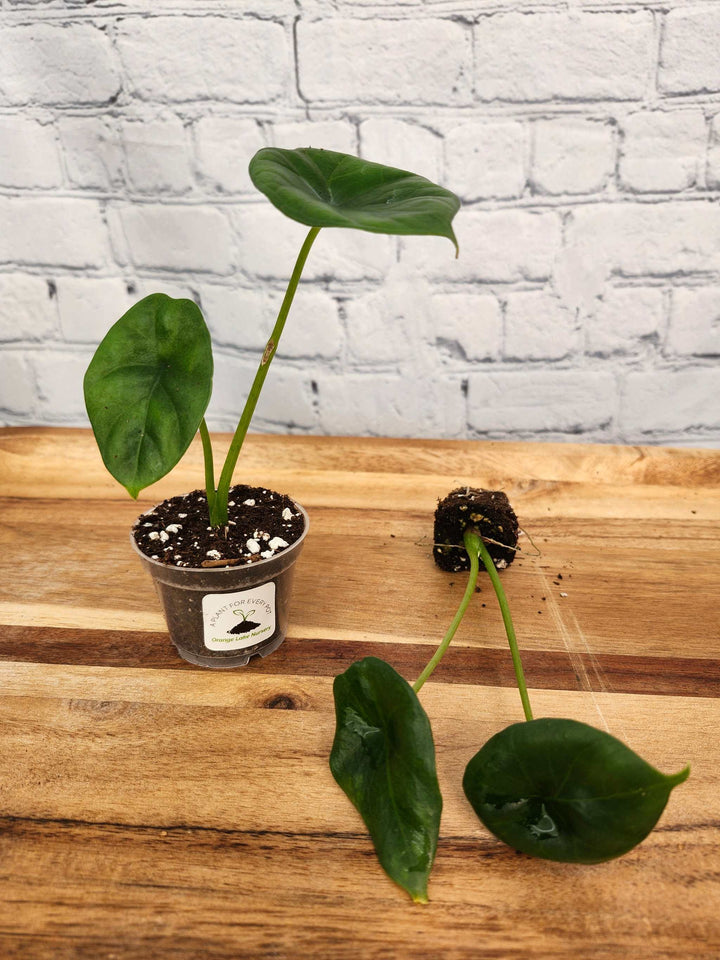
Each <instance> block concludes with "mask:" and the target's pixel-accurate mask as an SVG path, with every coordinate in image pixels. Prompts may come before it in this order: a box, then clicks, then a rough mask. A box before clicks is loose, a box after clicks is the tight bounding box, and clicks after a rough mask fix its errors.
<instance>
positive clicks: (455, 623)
mask: <svg viewBox="0 0 720 960" xmlns="http://www.w3.org/2000/svg"><path fill="white" fill-rule="evenodd" d="M463 544H464V545H465V549H466V550H467V554H468V557H469V558H470V573H469V575H468V582H467V586H466V587H465V593H464V594H463V597H462V600H461V601H460V606H459V607H458V609H457V613H456V614H455V616H454V617H453V620H452V623H451V624H450V626H449V627H448V631H447V633H446V634H445V636H444V637H443V639H442V642H441V644H440V646H439V647H438V648H437V650H436V651H435V654H434V655H433V657H432V659H431V660H430V662H429V663H428V665H427V666H426V667H425V669H424V670H423V672H422V673H421V674H420V676H419V677H418V678H417V680H416V681H415V683H414V685H413V690H414V691H415V693H419V691H420V689H421V688H422V686H423V684H424V683H425V681H426V680H427V679H428V677H430V675H431V674H432V673H433V671H434V670H435V668H436V667H437V665H438V664H439V663H440V661H441V660H442V658H443V657H444V655H445V651H446V650H447V648H448V647H449V646H450V642H451V640H452V638H453V637H454V636H455V634H456V633H457V629H458V627H459V626H460V623H461V622H462V618H463V617H464V616H465V611H466V610H467V608H468V605H469V603H470V598H471V597H472V595H473V593H474V592H475V587H476V585H477V579H478V572H479V569H480V563H479V561H480V560H482V562H483V564H484V566H485V569H486V570H487V572H488V575H489V576H490V582H491V583H492V586H493V590H494V591H495V596H496V597H497V600H498V604H499V605H500V612H501V614H502V618H503V623H504V625H505V633H506V634H507V638H508V644H509V645H510V653H511V655H512V662H513V669H514V670H515V678H516V680H517V685H518V690H519V691H520V699H521V701H522V705H523V711H524V713H525V719H526V720H532V718H533V715H532V709H531V707H530V699H529V697H528V692H527V686H526V684H525V674H524V673H523V668H522V661H521V660H520V651H519V649H518V644H517V638H516V636H515V627H514V626H513V622H512V617H511V616H510V607H509V605H508V602H507V597H506V596H505V591H504V590H503V586H502V584H501V582H500V577H499V575H498V572H497V569H496V567H495V564H494V563H493V560H492V557H491V556H490V554H489V553H488V549H487V547H486V546H485V544H484V543H483V542H482V537H481V536H480V535H479V534H478V533H477V532H476V531H475V530H473V529H472V528H469V529H467V530H466V531H465V533H464V535H463Z"/></svg>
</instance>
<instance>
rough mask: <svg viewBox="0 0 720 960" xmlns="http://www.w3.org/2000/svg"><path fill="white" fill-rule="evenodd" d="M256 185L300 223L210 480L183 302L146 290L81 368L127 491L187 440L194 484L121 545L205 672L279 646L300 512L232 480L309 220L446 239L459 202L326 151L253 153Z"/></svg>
mask: <svg viewBox="0 0 720 960" xmlns="http://www.w3.org/2000/svg"><path fill="white" fill-rule="evenodd" d="M250 176H251V179H252V181H253V183H254V184H255V186H256V187H257V188H258V189H259V190H260V191H261V192H262V193H263V194H265V196H266V197H267V198H268V199H269V200H270V201H271V202H272V203H273V204H274V205H275V206H276V207H277V208H278V209H279V210H280V211H281V212H282V213H284V214H285V215H286V216H288V217H290V218H291V219H293V220H297V221H299V222H300V223H303V224H305V225H306V226H307V227H309V228H310V229H309V232H308V234H307V236H306V238H305V241H304V242H303V244H302V247H301V249H300V252H299V254H298V257H297V261H296V263H295V266H294V269H293V271H292V274H291V276H290V280H289V282H288V286H287V290H286V293H285V297H284V299H283V301H282V304H281V307H280V310H279V313H278V316H277V320H276V321H275V325H274V327H273V330H272V332H271V334H270V337H269V339H268V341H267V345H266V347H265V350H264V352H263V355H262V357H261V359H260V363H259V366H258V369H257V373H256V374H255V378H254V380H253V383H252V386H251V387H250V391H249V393H248V397H247V401H246V403H245V407H244V409H243V411H242V414H241V415H240V418H239V421H238V425H237V428H236V430H235V433H234V436H233V438H232V441H231V444H230V448H229V450H228V453H227V456H226V458H225V461H224V463H223V465H222V469H221V471H220V475H219V478H218V480H217V483H216V480H215V465H214V459H213V452H212V445H211V440H210V434H209V431H208V427H207V424H206V421H205V411H206V410H207V407H208V403H209V402H210V396H211V392H212V376H213V356H212V346H211V341H210V333H209V331H208V328H207V325H206V323H205V320H204V318H203V315H202V313H201V311H200V309H199V308H198V307H197V305H196V304H195V303H193V302H192V301H190V300H184V299H173V298H171V297H168V296H166V295H164V294H160V293H156V294H152V295H150V296H148V297H145V298H144V299H143V300H140V301H139V302H138V303H136V304H135V305H134V306H133V307H131V308H130V310H128V311H127V313H125V314H124V315H123V316H122V317H121V318H120V319H119V320H118V321H117V323H115V324H114V325H113V327H111V329H110V330H109V331H108V333H107V335H106V336H105V338H104V339H103V340H102V342H101V343H100V345H99V346H98V348H97V350H96V352H95V354H94V356H93V358H92V360H91V362H90V365H89V367H88V369H87V372H86V374H85V381H84V390H85V403H86V407H87V412H88V416H89V418H90V423H91V425H92V428H93V431H94V434H95V438H96V440H97V443H98V447H99V449H100V453H101V455H102V459H103V461H104V463H105V466H106V467H107V468H108V470H109V471H110V473H111V474H112V475H113V477H115V478H116V479H117V480H118V481H119V482H120V483H121V484H122V485H123V486H124V487H125V488H126V490H127V491H128V493H129V494H130V495H131V496H132V497H134V498H137V496H138V494H139V493H140V491H141V490H143V489H144V488H145V487H147V486H149V485H150V484H152V483H155V482H156V481H157V480H160V479H161V478H162V477H164V476H165V475H166V474H167V473H169V471H170V470H172V468H173V467H174V466H175V465H176V464H177V463H178V461H179V460H180V458H181V457H182V456H183V454H184V453H185V452H186V450H187V449H188V447H189V445H190V443H191V441H192V440H193V438H194V437H195V435H196V433H199V434H200V438H201V442H202V450H203V457H204V466H205V488H204V490H195V491H193V492H191V493H189V494H185V495H184V496H178V497H172V498H170V499H169V500H165V501H164V502H163V503H160V504H158V505H157V506H155V507H153V508H152V509H151V510H149V511H147V513H145V514H143V515H142V516H141V517H140V518H139V519H138V521H137V523H136V524H135V526H134V528H133V531H132V534H131V542H132V544H133V547H134V548H135V550H136V551H137V553H138V554H139V556H140V559H141V561H142V563H143V565H144V566H145V567H146V569H147V570H148V572H149V573H150V574H151V576H152V577H153V580H154V582H155V585H156V589H157V591H158V593H159V596H160V599H161V601H162V604H163V607H164V611H165V615H166V619H167V622H168V627H169V630H170V635H171V637H172V640H173V642H174V644H175V646H176V647H177V649H178V652H179V653H180V655H181V656H182V657H184V658H185V659H186V660H189V661H190V662H192V663H196V664H201V665H203V666H208V667H234V666H240V665H244V664H246V663H247V662H248V660H249V658H250V657H251V656H254V655H255V654H258V655H260V656H266V655H267V654H268V653H270V652H272V651H273V650H275V649H276V648H277V647H278V646H279V645H280V644H281V643H282V641H283V639H284V637H285V633H286V630H287V604H288V600H289V596H290V589H291V582H292V565H293V563H294V562H295V560H296V559H297V556H298V554H299V552H300V550H301V547H302V543H303V540H304V538H305V535H306V533H307V529H308V517H307V513H306V512H305V510H304V509H303V507H302V506H301V505H300V504H298V503H295V502H294V501H292V500H291V499H290V498H289V497H287V496H285V495H283V494H279V493H277V492H275V491H272V490H268V489H266V488H264V487H248V486H246V485H242V484H236V485H234V486H233V474H234V471H235V466H236V464H237V460H238V457H239V455H240V451H241V449H242V445H243V441H244V440H245V436H246V435H247V432H248V428H249V426H250V423H251V420H252V416H253V413H254V411H255V407H256V405H257V402H258V398H259V396H260V392H261V390H262V387H263V384H264V382H265V378H266V376H267V373H268V370H269V367H270V363H271V361H272V359H273V357H274V356H275V354H276V352H277V349H278V344H279V341H280V336H281V334H282V331H283V328H284V326H285V321H286V320H287V316H288V313H289V310H290V306H291V304H292V301H293V297H294V296H295V292H296V290H297V286H298V283H299V280H300V276H301V273H302V270H303V267H304V265H305V261H306V260H307V257H308V254H309V253H310V249H311V247H312V245H313V242H314V240H315V238H316V237H317V235H318V233H319V231H320V229H321V228H322V227H349V228H352V229H357V230H365V231H369V232H371V233H381V234H398V235H434V236H442V237H447V238H448V239H450V240H451V241H452V242H453V244H454V245H455V248H456V251H457V241H456V239H455V234H454V232H453V228H452V220H453V217H454V216H455V214H456V213H457V210H458V209H459V206H460V202H459V200H458V199H457V197H456V196H455V195H454V194H452V193H450V191H448V190H445V189H443V188H442V187H439V186H437V185H436V184H434V183H431V182H430V181H429V180H426V179H425V178H424V177H420V176H417V175H416V174H412V173H409V172H407V171H404V170H397V169H395V168H392V167H387V166H384V165H382V164H377V163H370V162H368V161H365V160H361V159H359V158H357V157H354V156H350V155H347V154H342V153H335V152H333V151H329V150H318V149H313V148H307V149H305V148H302V149H297V150H280V149H273V148H266V149H263V150H260V151H259V152H258V153H257V154H256V155H255V156H254V157H253V159H252V160H251V162H250Z"/></svg>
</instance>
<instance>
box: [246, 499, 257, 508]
mask: <svg viewBox="0 0 720 960" xmlns="http://www.w3.org/2000/svg"><path fill="white" fill-rule="evenodd" d="M243 506H244V507H254V506H255V501H254V500H243Z"/></svg>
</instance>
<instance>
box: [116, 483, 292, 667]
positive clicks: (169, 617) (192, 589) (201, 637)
mask: <svg viewBox="0 0 720 960" xmlns="http://www.w3.org/2000/svg"><path fill="white" fill-rule="evenodd" d="M293 503H294V505H295V507H296V508H297V510H298V511H299V512H300V513H301V514H302V517H303V523H304V526H303V531H302V533H301V535H300V536H299V537H298V538H297V539H296V540H295V541H294V542H293V543H292V544H290V546H288V547H287V548H286V549H284V550H283V551H282V552H281V553H278V554H276V555H275V556H274V557H271V558H269V559H266V560H256V561H255V562H253V563H248V564H240V565H238V566H224V567H209V568H201V567H176V566H168V565H167V564H164V563H161V562H159V561H158V560H153V559H151V558H150V557H148V556H147V555H146V554H145V553H143V552H142V550H140V549H139V547H138V545H137V543H136V542H135V538H134V536H133V534H132V533H131V534H130V542H131V544H132V547H133V549H134V550H135V552H136V553H137V554H138V556H139V557H140V560H141V562H142V564H143V566H144V567H145V569H146V570H147V572H148V573H149V574H150V576H151V577H152V579H153V583H154V584H155V590H156V592H157V595H158V597H159V598H160V602H161V604H162V607H163V610H164V613H165V619H166V621H167V626H168V630H169V632H170V639H171V640H172V642H173V644H174V645H175V647H176V649H177V651H178V653H179V654H180V656H181V657H182V658H183V659H185V660H187V661H189V662H190V663H194V664H198V665H199V666H202V667H211V668H215V669H218V668H219V669H227V668H230V667H243V666H245V665H246V664H247V663H249V661H250V659H251V658H252V657H255V656H259V657H266V656H267V655H268V654H270V653H272V652H273V651H274V650H277V648H278V647H279V646H280V644H281V643H282V642H283V640H284V639H285V637H286V635H287V629H288V616H289V606H290V595H291V592H292V584H293V577H294V566H295V562H296V561H297V559H298V557H299V556H300V553H301V551H302V548H303V544H304V541H305V537H306V535H307V532H308V527H309V520H308V515H307V512H306V511H305V509H304V508H303V507H302V506H301V505H300V504H299V503H295V501H293Z"/></svg>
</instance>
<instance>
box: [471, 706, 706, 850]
mask: <svg viewBox="0 0 720 960" xmlns="http://www.w3.org/2000/svg"><path fill="white" fill-rule="evenodd" d="M689 772H690V771H689V768H685V769H684V770H681V771H680V773H677V774H675V775H674V776H665V775H664V774H662V773H660V772H659V771H658V770H656V769H655V768H654V767H651V766H650V764H649V763H646V762H645V760H643V759H642V758H641V757H639V756H638V755H637V754H636V753H633V751H632V750H630V748H629V747H627V746H625V744H624V743H621V741H620V740H616V739H615V737H611V736H610V734H608V733H605V732H603V731H602V730H597V729H595V727H590V726H588V725H587V724H584V723H578V722H577V721H576V720H556V719H542V720H532V721H529V722H525V723H516V724H513V725H512V726H510V727H506V728H505V729H504V730H501V731H500V733H497V734H496V735H495V736H494V737H492V738H491V739H490V740H488V742H487V743H486V744H485V746H484V747H482V748H481V749H480V750H479V751H478V753H476V754H475V756H474V757H473V758H472V760H471V761H470V763H469V764H468V765H467V769H466V770H465V777H464V779H463V788H464V790H465V795H466V796H467V798H468V800H469V801H470V803H471V804H472V806H473V808H474V810H475V812H476V813H477V815H478V817H479V818H480V819H481V820H482V822H483V823H484V824H485V826H486V827H487V828H488V830H490V831H492V833H494V834H495V836H496V837H498V838H499V839H500V840H503V841H504V842H505V843H507V844H508V845H509V846H511V847H514V848H515V849H516V850H520V851H522V852H523V853H529V854H532V855H533V856H536V857H543V858H544V859H546V860H561V861H565V862H570V863H601V862H603V861H605V860H611V859H613V858H614V857H619V856H621V855H622V854H623V853H627V851H628V850H631V849H632V848H633V847H634V846H635V845H636V844H638V843H640V841H641V840H644V839H645V837H646V836H647V835H648V834H649V833H650V831H651V830H652V828H653V827H654V826H655V824H656V823H657V821H658V819H659V818H660V814H661V813H662V812H663V810H664V808H665V804H666V803H667V800H668V797H669V795H670V791H671V790H672V789H673V787H676V786H677V785H678V784H679V783H682V782H683V781H684V780H686V779H687V777H688V774H689Z"/></svg>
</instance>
